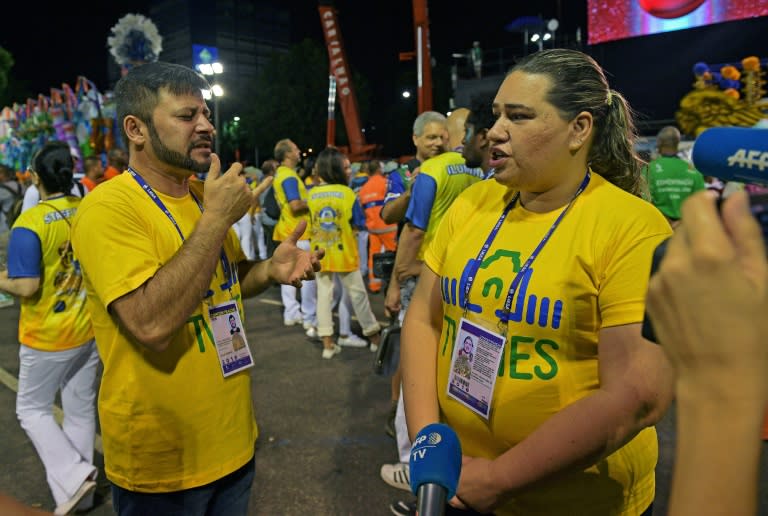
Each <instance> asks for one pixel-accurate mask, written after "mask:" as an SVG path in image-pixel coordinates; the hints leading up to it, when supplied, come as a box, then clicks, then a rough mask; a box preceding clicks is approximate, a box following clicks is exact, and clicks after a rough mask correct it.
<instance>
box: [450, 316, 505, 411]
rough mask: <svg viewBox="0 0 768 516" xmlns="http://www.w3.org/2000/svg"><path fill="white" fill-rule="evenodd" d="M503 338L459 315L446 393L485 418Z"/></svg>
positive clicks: (488, 409)
mask: <svg viewBox="0 0 768 516" xmlns="http://www.w3.org/2000/svg"><path fill="white" fill-rule="evenodd" d="M506 340H507V338H506V337H505V336H504V335H501V334H499V333H496V332H494V331H491V330H488V329H486V328H483V327H482V326H479V325H477V324H475V323H473V322H471V321H468V320H467V319H464V318H463V317H462V318H461V320H460V321H459V327H458V329H457V331H456V342H455V343H454V346H453V356H452V357H451V369H450V372H449V373H448V396H449V397H451V398H453V399H455V400H456V401H458V402H459V403H461V404H462V405H464V406H465V407H467V408H468V409H469V410H471V411H472V412H475V413H476V414H479V415H480V416H482V417H484V418H485V419H488V418H489V416H490V412H491V399H492V398H493V388H494V386H495V385H496V376H497V375H496V372H497V371H498V370H499V363H500V362H501V356H502V352H503V351H504V343H505V342H506Z"/></svg>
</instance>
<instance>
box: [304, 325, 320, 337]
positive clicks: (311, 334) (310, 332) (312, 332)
mask: <svg viewBox="0 0 768 516" xmlns="http://www.w3.org/2000/svg"><path fill="white" fill-rule="evenodd" d="M304 333H305V334H306V336H307V337H309V338H310V339H316V338H317V328H315V327H314V326H310V327H309V328H307V331H305V332H304Z"/></svg>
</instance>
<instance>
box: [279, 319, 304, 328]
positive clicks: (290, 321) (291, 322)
mask: <svg viewBox="0 0 768 516" xmlns="http://www.w3.org/2000/svg"><path fill="white" fill-rule="evenodd" d="M301 323H302V319H301V317H298V318H296V319H283V324H284V325H285V326H295V325H297V324H301Z"/></svg>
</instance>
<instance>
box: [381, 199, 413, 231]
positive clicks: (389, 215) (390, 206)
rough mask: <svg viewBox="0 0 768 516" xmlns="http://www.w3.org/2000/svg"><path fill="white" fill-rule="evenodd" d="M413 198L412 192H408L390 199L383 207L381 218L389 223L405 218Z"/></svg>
mask: <svg viewBox="0 0 768 516" xmlns="http://www.w3.org/2000/svg"><path fill="white" fill-rule="evenodd" d="M410 199H411V194H410V192H406V193H404V194H403V195H401V196H400V197H398V198H397V199H395V200H394V201H390V202H388V203H387V204H385V205H384V206H382V208H381V212H380V214H381V219H382V220H383V221H384V222H386V223H387V224H396V223H398V222H400V221H401V220H403V219H404V218H405V212H406V211H408V202H409V201H410Z"/></svg>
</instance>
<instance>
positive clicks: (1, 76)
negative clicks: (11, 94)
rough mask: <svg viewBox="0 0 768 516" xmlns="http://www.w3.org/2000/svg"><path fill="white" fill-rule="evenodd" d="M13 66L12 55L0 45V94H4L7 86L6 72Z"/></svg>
mask: <svg viewBox="0 0 768 516" xmlns="http://www.w3.org/2000/svg"><path fill="white" fill-rule="evenodd" d="M12 67H13V56H11V53H10V52H8V51H7V50H6V49H4V48H3V47H0V96H3V95H4V94H5V90H6V88H7V87H8V74H9V72H10V71H11V68H12Z"/></svg>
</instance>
